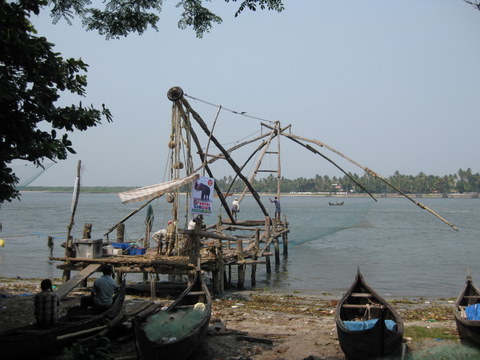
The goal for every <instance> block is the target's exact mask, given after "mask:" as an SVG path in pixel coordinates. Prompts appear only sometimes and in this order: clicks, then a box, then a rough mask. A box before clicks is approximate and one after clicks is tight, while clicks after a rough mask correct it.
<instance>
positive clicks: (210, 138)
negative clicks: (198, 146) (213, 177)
mask: <svg viewBox="0 0 480 360" xmlns="http://www.w3.org/2000/svg"><path fill="white" fill-rule="evenodd" d="M220 111H222V105H220V106H219V107H218V111H217V115H216V116H215V120H214V121H213V125H212V130H211V131H210V135H209V136H208V141H207V147H206V148H205V157H204V158H203V164H202V167H203V172H202V175H203V176H205V165H206V164H207V155H206V154H208V148H209V147H210V142H211V141H212V135H213V130H214V129H215V125H216V124H217V120H218V115H220Z"/></svg>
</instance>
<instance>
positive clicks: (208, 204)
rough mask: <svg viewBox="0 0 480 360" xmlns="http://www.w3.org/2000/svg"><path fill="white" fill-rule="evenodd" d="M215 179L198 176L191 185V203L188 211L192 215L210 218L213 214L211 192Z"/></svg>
mask: <svg viewBox="0 0 480 360" xmlns="http://www.w3.org/2000/svg"><path fill="white" fill-rule="evenodd" d="M214 183H215V179H214V178H211V177H206V176H200V177H199V178H198V179H197V180H196V181H195V182H194V183H193V184H192V201H191V205H190V211H191V212H192V214H193V215H195V214H201V215H204V216H211V215H212V214H213V200H212V198H213V191H214V186H213V185H214Z"/></svg>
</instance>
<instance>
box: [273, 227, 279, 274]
mask: <svg viewBox="0 0 480 360" xmlns="http://www.w3.org/2000/svg"><path fill="white" fill-rule="evenodd" d="M273 231H274V234H273V239H274V240H273V247H274V249H275V265H279V264H280V246H279V244H278V235H277V234H276V231H277V219H273Z"/></svg>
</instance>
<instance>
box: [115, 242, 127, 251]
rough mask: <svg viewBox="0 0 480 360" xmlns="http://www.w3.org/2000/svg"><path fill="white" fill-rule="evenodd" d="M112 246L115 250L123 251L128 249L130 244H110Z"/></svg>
mask: <svg viewBox="0 0 480 360" xmlns="http://www.w3.org/2000/svg"><path fill="white" fill-rule="evenodd" d="M112 246H113V247H114V248H115V249H122V250H125V249H128V248H129V247H130V244H129V243H112Z"/></svg>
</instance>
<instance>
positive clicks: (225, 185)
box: [217, 168, 480, 194]
mask: <svg viewBox="0 0 480 360" xmlns="http://www.w3.org/2000/svg"><path fill="white" fill-rule="evenodd" d="M349 175H350V177H352V178H353V179H355V181H356V182H357V183H359V184H361V185H363V187H364V188H365V189H367V190H368V191H369V192H371V193H377V194H378V193H395V192H396V191H395V190H393V189H392V188H391V187H390V186H388V185H386V184H385V182H383V181H382V180H379V179H377V178H374V177H372V176H370V175H367V174H364V175H363V176H359V175H358V174H351V173H349ZM385 179H386V180H387V181H388V182H389V183H390V184H392V185H393V186H395V187H397V188H398V189H400V190H401V191H403V192H405V193H409V194H417V193H418V194H428V193H442V194H443V193H469V192H480V174H479V173H476V174H473V173H472V170H471V169H470V168H469V169H467V170H461V169H460V170H458V172H457V173H456V174H452V175H444V176H434V175H426V174H425V173H423V172H421V173H419V174H418V175H415V176H413V175H402V174H400V172H398V171H396V172H395V173H394V174H393V175H392V176H389V177H385ZM232 180H233V177H232V176H228V177H223V179H217V182H218V184H219V186H220V188H221V189H222V191H227V190H228V189H229V187H230V184H231V183H232ZM252 185H253V187H254V188H255V190H256V191H258V192H271V193H275V192H276V191H277V180H276V177H275V176H273V175H270V176H268V177H266V178H264V179H259V180H256V181H254V182H253V184H252ZM243 189H244V185H243V183H242V181H241V180H239V179H236V180H235V183H234V184H233V185H232V187H231V188H230V190H229V192H241V191H243ZM280 189H281V192H282V193H290V192H342V191H343V192H356V193H362V192H364V191H363V190H362V189H361V188H359V187H358V186H357V185H356V184H355V182H353V181H352V180H351V179H350V178H349V177H348V176H346V175H345V176H343V177H336V176H333V177H329V176H328V175H324V176H321V175H316V176H315V177H314V178H309V179H307V178H302V177H301V178H297V179H294V180H290V179H285V178H282V183H281V188H280Z"/></svg>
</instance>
